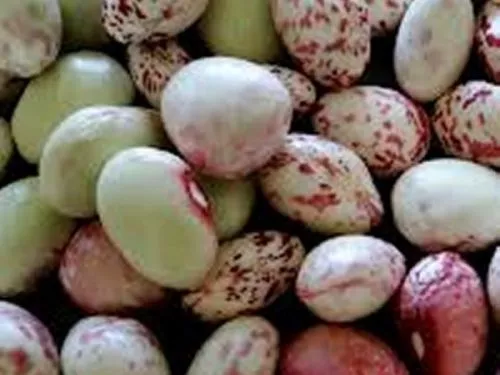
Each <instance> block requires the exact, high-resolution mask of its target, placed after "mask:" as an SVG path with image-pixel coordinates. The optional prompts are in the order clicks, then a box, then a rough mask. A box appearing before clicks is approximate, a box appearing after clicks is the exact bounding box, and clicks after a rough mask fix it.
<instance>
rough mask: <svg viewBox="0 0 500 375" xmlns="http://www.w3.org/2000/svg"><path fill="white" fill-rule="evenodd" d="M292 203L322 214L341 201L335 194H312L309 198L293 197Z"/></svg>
mask: <svg viewBox="0 0 500 375" xmlns="http://www.w3.org/2000/svg"><path fill="white" fill-rule="evenodd" d="M291 200H292V202H294V203H297V204H300V205H304V206H311V207H313V208H314V209H316V210H317V211H319V212H323V211H324V210H326V209H327V208H328V207H331V206H336V205H338V204H340V202H341V200H340V199H339V198H338V197H337V195H336V194H334V193H330V194H313V195H311V196H303V195H299V196H295V197H292V198H291Z"/></svg>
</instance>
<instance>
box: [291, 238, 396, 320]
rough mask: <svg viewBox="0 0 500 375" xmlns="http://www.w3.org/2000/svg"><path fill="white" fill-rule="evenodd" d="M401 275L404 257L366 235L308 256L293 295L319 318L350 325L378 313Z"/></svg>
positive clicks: (332, 243) (330, 243)
mask: <svg viewBox="0 0 500 375" xmlns="http://www.w3.org/2000/svg"><path fill="white" fill-rule="evenodd" d="M405 272H406V267H405V258H404V256H403V255H402V254H401V253H400V252H399V250H398V249H397V248H396V247H394V246H393V245H391V244H390V243H387V242H385V241H383V240H379V239H377V238H374V237H369V236H361V235H350V236H340V237H336V238H333V239H330V240H327V241H325V242H323V243H321V244H320V245H318V246H317V247H316V248H314V249H313V250H312V251H311V252H310V253H309V254H308V255H307V257H306V259H305V261H304V262H303V264H302V266H301V268H300V272H299V275H298V277H297V283H296V291H297V295H298V297H299V299H300V300H301V301H302V302H303V303H304V304H305V305H306V306H307V307H308V308H309V309H310V310H311V311H312V312H313V313H314V314H316V315H317V316H318V317H320V318H321V319H323V320H326V321H328V322H349V321H354V320H357V319H360V318H363V317H365V316H367V315H369V314H372V313H374V312H375V311H377V310H379V309H380V308H381V307H382V306H383V305H384V304H385V303H386V302H387V301H388V300H389V298H390V297H391V296H392V295H393V294H394V292H395V291H396V289H397V288H398V287H399V285H400V283H401V281H402V280H403V278H404V276H405Z"/></svg>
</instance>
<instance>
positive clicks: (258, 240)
mask: <svg viewBox="0 0 500 375" xmlns="http://www.w3.org/2000/svg"><path fill="white" fill-rule="evenodd" d="M275 238H276V236H275V235H274V234H273V233H271V232H265V231H263V232H256V233H253V234H252V237H251V239H252V242H253V243H254V244H255V246H259V247H264V246H267V245H269V244H270V243H271V242H273V241H274V240H275Z"/></svg>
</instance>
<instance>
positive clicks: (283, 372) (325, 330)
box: [279, 324, 408, 375]
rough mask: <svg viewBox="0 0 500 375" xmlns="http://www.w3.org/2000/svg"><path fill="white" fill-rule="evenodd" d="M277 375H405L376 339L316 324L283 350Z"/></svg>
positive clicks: (387, 350)
mask: <svg viewBox="0 0 500 375" xmlns="http://www.w3.org/2000/svg"><path fill="white" fill-rule="evenodd" d="M279 374H280V375H333V374H335V375H337V374H338V375H353V374H363V375H408V370H407V369H406V368H405V365H404V364H403V362H402V361H401V360H400V359H399V358H398V357H397V355H396V353H394V352H393V351H392V350H391V348H389V347H388V346H387V345H386V344H385V343H384V342H382V341H381V340H379V339H378V338H377V337H375V336H373V335H371V334H369V333H367V332H364V331H361V330H359V329H356V328H352V327H348V326H342V325H337V324H330V325H326V324H324V325H316V326H313V327H311V328H309V329H307V330H305V331H304V332H302V333H300V334H299V335H298V336H297V337H295V338H294V339H293V340H292V341H291V342H290V343H288V345H286V346H285V347H284V349H283V352H282V355H281V358H280V372H279Z"/></svg>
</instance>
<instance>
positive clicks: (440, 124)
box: [432, 81, 500, 167]
mask: <svg viewBox="0 0 500 375" xmlns="http://www.w3.org/2000/svg"><path fill="white" fill-rule="evenodd" d="M499 116H500V87H498V86H496V85H494V84H491V83H488V82H485V81H470V82H467V83H465V84H463V85H459V86H457V87H456V88H455V89H454V90H453V91H451V92H449V93H447V94H445V95H443V96H442V97H441V98H440V99H439V100H438V101H437V102H436V104H435V109H434V116H433V117H432V125H433V127H434V131H435V133H436V134H437V136H438V138H439V140H440V142H441V146H442V147H443V149H444V150H445V151H446V152H447V153H448V154H450V155H454V156H457V157H460V158H463V159H470V160H473V161H476V162H478V163H481V164H486V165H490V166H494V167H500V128H499V127H498V118H499Z"/></svg>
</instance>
